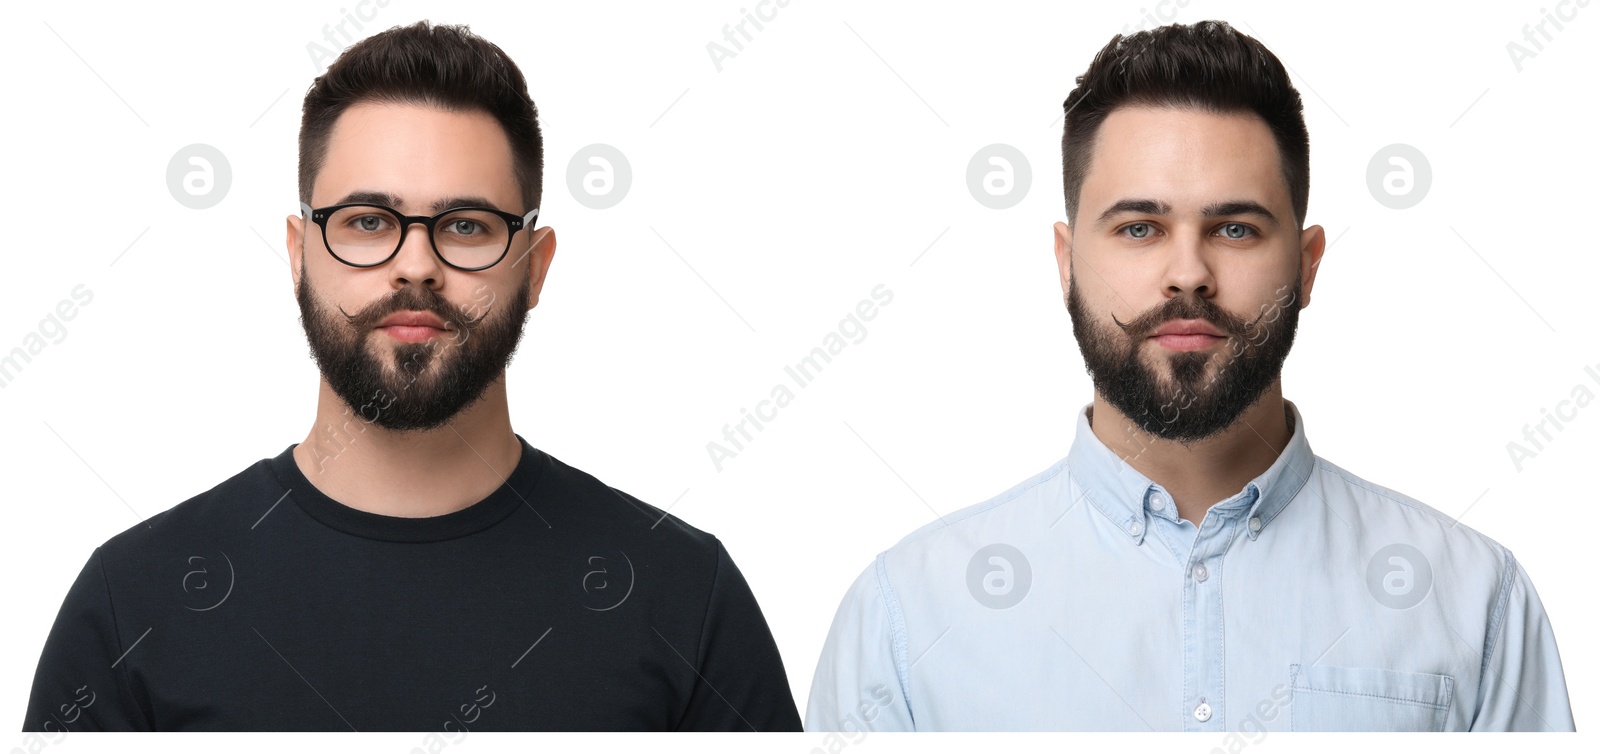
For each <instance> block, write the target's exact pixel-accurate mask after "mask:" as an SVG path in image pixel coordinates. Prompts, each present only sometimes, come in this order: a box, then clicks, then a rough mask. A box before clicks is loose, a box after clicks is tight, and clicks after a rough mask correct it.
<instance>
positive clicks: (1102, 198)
mask: <svg viewBox="0 0 1600 754" xmlns="http://www.w3.org/2000/svg"><path fill="white" fill-rule="evenodd" d="M1077 83H1078V86H1077V88H1076V89H1074V90H1073V92H1072V93H1071V95H1070V96H1069V97H1068V98H1067V100H1066V102H1065V103H1064V107H1065V110H1066V116H1065V118H1066V128H1065V134H1064V137H1063V140H1062V152H1063V165H1064V173H1065V184H1066V210H1067V218H1068V221H1069V222H1070V227H1069V225H1067V224H1063V223H1057V224H1056V226H1055V229H1056V237H1055V252H1056V258H1057V261H1058V263H1059V267H1060V271H1061V285H1062V290H1063V291H1064V292H1065V294H1066V300H1067V308H1068V311H1069V312H1070V313H1071V317H1072V324H1073V332H1074V334H1075V335H1076V337H1077V341H1078V345H1079V348H1080V350H1081V351H1082V353H1083V356H1084V361H1085V362H1086V365H1087V367H1088V369H1089V372H1090V374H1091V376H1092V377H1093V382H1094V388H1095V395H1094V402H1093V403H1092V404H1091V405H1089V406H1086V407H1085V410H1083V411H1080V412H1079V414H1078V419H1077V437H1076V440H1075V441H1074V443H1073V445H1072V448H1071V450H1070V451H1069V453H1068V455H1067V457H1066V458H1064V459H1062V460H1061V461H1060V462H1058V463H1056V464H1055V465H1054V466H1052V467H1050V468H1049V469H1046V470H1044V471H1043V472H1041V473H1039V474H1038V475H1036V476H1034V477H1033V478H1031V479H1028V480H1026V481H1024V482H1022V483H1020V484H1018V485H1016V486H1015V487H1013V488H1011V489H1010V490H1008V491H1006V492H1004V493H1002V494H1001V495H999V496H997V497H995V498H993V499H991V500H989V501H987V502H984V503H982V504H979V505H976V506H973V507H970V508H966V509H964V510H962V511H959V512H957V513H954V514H951V515H948V516H943V517H942V518H941V519H940V520H938V521H935V522H932V523H930V524H929V525H927V526H925V527H923V528H922V529H921V530H919V531H916V532H914V533H912V534H911V535H910V536H908V537H906V538H905V539H903V540H901V542H900V543H899V544H896V545H895V546H894V547H892V548H890V549H889V550H888V551H886V552H884V553H883V554H881V555H879V556H878V558H877V559H876V561H875V562H874V563H873V564H872V565H871V566H869V567H868V568H867V569H866V570H865V571H864V572H863V573H862V574H861V576H860V578H859V579H857V580H856V582H855V584H854V585H853V586H851V588H850V590H849V591H848V592H847V593H846V595H845V598H844V600H843V603H842V604H841V605H840V608H839V612H838V614H837V616H836V617H835V619H834V623H833V627H832V630H831V632H830V634H829V636H828V640H827V643H826V645H825V646H824V648H823V652H822V658H821V660H820V661H819V663H818V666H817V673H816V677H815V681H814V683H813V685H812V689H811V699H810V704H809V706H808V708H807V713H806V714H807V727H808V728H810V729H813V730H834V731H855V730H861V729H871V730H1034V729H1056V730H1191V731H1211V732H1217V733H1221V732H1224V731H1245V732H1265V731H1268V730H1384V731H1388V730H1571V729H1572V728H1573V720H1572V712H1571V709H1570V705H1569V703H1568V699H1567V692H1566V684H1565V680H1564V678H1563V675H1562V671H1561V662H1560V658H1559V656H1558V654H1557V651H1556V644H1555V638H1554V635H1553V634H1552V632H1551V628H1550V623H1549V621H1548V619H1547V618H1546V616H1545V613H1544V609H1543V607H1542V606H1541V605H1540V602H1539V598H1538V595H1537V594H1536V593H1535V592H1534V589H1533V585H1532V583H1531V582H1530V581H1529V579H1528V576H1527V574H1526V573H1525V572H1524V571H1523V570H1522V568H1521V567H1520V566H1519V565H1518V563H1517V561H1516V559H1515V558H1514V557H1512V555H1511V553H1510V552H1509V551H1507V550H1506V548H1504V547H1501V546H1500V545H1499V544H1497V543H1495V542H1494V541H1492V540H1490V539H1489V538H1488V537H1485V536H1483V535H1481V534H1479V533H1477V532H1475V531H1472V530H1471V529H1470V528H1468V527H1466V526H1463V525H1459V524H1458V523H1457V522H1455V521H1453V520H1452V519H1451V518H1449V517H1448V516H1445V515H1443V514H1441V513H1439V512H1438V511H1436V510H1434V509H1432V508H1429V507H1428V506H1426V505H1424V504H1422V503H1420V502H1417V501H1416V500H1413V499H1411V498H1409V497H1406V496H1404V495H1402V494H1400V493H1397V492H1394V491H1391V490H1388V489H1385V488H1383V487H1379V486H1377V485H1374V484H1371V483H1369V482H1366V481H1364V480H1362V479H1360V478H1358V477H1356V476H1355V475H1353V474H1351V473H1349V472H1347V471H1345V470H1343V469H1341V468H1339V467H1337V466H1335V465H1333V464H1331V463H1329V462H1327V461H1325V460H1323V459H1321V458H1318V457H1316V456H1315V455H1314V454H1313V453H1312V451H1311V447H1310V445H1309V443H1308V442H1307V439H1306V438H1307V430H1306V427H1305V422H1304V421H1303V419H1302V417H1301V415H1300V413H1299V412H1298V410H1297V409H1296V408H1295V406H1294V404H1292V403H1290V402H1289V401H1286V400H1285V399H1284V397H1283V392H1282V384H1281V381H1280V373H1281V369H1282V365H1283V361H1284V358H1285V357H1286V356H1287V355H1288V352H1289V349H1290V345H1291V343H1292V342H1293V339H1294V333H1295V328H1296V323H1297V319H1298V315H1299V311H1300V309H1301V308H1303V307H1305V306H1306V305H1308V304H1310V302H1311V291H1312V285H1313V283H1314V281H1315V279H1316V272H1317V266H1318V263H1319V262H1320V261H1321V258H1322V253H1323V250H1324V247H1325V245H1326V240H1325V237H1324V234H1323V229H1322V228H1321V227H1318V226H1315V225H1313V226H1309V227H1307V226H1305V217H1306V201H1307V194H1308V190H1309V178H1308V173H1309V167H1308V165H1309V159H1308V151H1309V149H1308V143H1309V142H1308V136H1307V133H1306V126H1305V122H1304V119H1303V117H1302V115H1301V103H1300V97H1299V94H1298V93H1297V92H1296V91H1295V90H1294V88H1293V86H1292V85H1291V84H1290V81H1289V78H1288V76H1287V74H1286V73H1285V71H1284V67H1283V65H1282V64H1281V63H1280V62H1279V61H1278V59H1277V58H1276V57H1275V56H1273V54H1272V53H1271V52H1270V51H1268V50H1267V49H1266V48H1265V47H1263V46H1262V45H1261V44H1260V43H1259V42H1257V41H1256V40H1254V39H1252V38H1250V37H1248V36H1245V35H1243V34H1240V33H1239V32H1237V31H1235V30H1234V29H1232V28H1230V27H1229V26H1228V25H1227V24H1224V23H1219V22H1202V23H1198V24H1195V25H1193V26H1168V27H1163V28H1160V29H1154V30H1151V31H1146V32H1140V33H1138V34H1135V35H1133V36H1131V37H1121V36H1119V37H1117V38H1114V39H1113V40H1112V41H1111V43H1110V44H1109V45H1108V46H1107V47H1106V48H1105V49H1103V50H1102V51H1101V52H1100V53H1099V55H1098V56H1096V58H1095V60H1094V62H1093V63H1092V64H1091V65H1090V67H1089V70H1088V71H1087V72H1086V73H1085V74H1084V75H1083V76H1081V77H1080V78H1079V79H1078V82H1077Z"/></svg>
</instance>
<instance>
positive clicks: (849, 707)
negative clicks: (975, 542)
mask: <svg viewBox="0 0 1600 754" xmlns="http://www.w3.org/2000/svg"><path fill="white" fill-rule="evenodd" d="M904 637H905V627H904V625H903V623H902V618H901V615H900V609H899V603H898V602H897V601H896V599H895V595H894V587H893V586H892V585H891V584H890V582H889V576H888V571H887V570H886V568H885V566H884V559H883V556H881V555H880V556H878V559H877V560H876V561H875V562H874V563H873V564H872V565H871V566H868V567H867V569H866V570H865V571H863V572H862V573H861V575H860V576H859V577H857V578H856V580H855V583H854V584H851V586H850V590H849V591H848V592H846V593H845V595H844V600H843V601H842V602H840V604H839V611H838V612H837V613H836V614H835V615H834V617H833V626H832V627H831V628H830V629H829V630H828V639H827V642H826V643H824V644H823V646H822V656H821V657H820V658H819V659H818V660H817V673H816V675H815V676H814V677H813V679H812V681H811V698H810V700H809V701H808V702H807V703H806V730H809V731H818V732H823V731H826V732H838V733H845V734H849V735H856V734H858V733H860V732H865V731H908V730H914V729H915V725H914V721H913V720H912V717H911V705H910V702H909V700H908V699H907V698H906V694H905V682H904V681H905V673H904V672H902V669H903V668H902V666H903V665H904V662H905V657H904V655H905V641H904Z"/></svg>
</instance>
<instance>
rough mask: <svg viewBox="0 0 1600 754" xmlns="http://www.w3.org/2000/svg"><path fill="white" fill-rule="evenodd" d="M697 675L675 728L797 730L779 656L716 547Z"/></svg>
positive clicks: (745, 588)
mask: <svg viewBox="0 0 1600 754" xmlns="http://www.w3.org/2000/svg"><path fill="white" fill-rule="evenodd" d="M697 664H698V667H697V668H696V671H695V672H696V674H697V675H698V676H699V678H698V682H697V683H696V684H695V685H694V690H693V692H692V693H691V697H690V700H689V706H688V709H687V710H686V711H685V712H684V715H683V718H682V719H681V720H680V721H679V723H678V729H679V730H702V731H704V730H712V731H749V730H755V731H760V732H765V731H790V732H793V731H799V730H800V712H799V710H798V709H796V708H795V704H794V694H793V692H791V691H790V690H789V677H788V675H787V674H786V673H785V672H784V670H783V658H782V657H781V656H780V655H779V654H778V645H777V643H776V642H775V641H773V639H772V631H771V630H770V629H769V628H768V627H767V620H766V618H765V616H763V615H762V614H761V607H760V606H759V605H757V604H756V598H755V595H753V594H752V593H751V592H750V585H749V584H747V583H746V582H745V580H744V575H743V574H741V573H740V572H739V568H738V566H735V565H734V563H733V558H731V557H729V555H728V551H727V550H726V549H724V548H723V546H722V543H721V542H718V543H717V573H716V577H715V579H714V580H713V583H712V587H711V598H710V601H709V603H708V604H707V607H706V615H705V622H704V628H703V629H702V632H701V638H700V646H699V658H698V663H697Z"/></svg>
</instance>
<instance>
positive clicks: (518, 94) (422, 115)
mask: <svg viewBox="0 0 1600 754" xmlns="http://www.w3.org/2000/svg"><path fill="white" fill-rule="evenodd" d="M541 163H542V146H541V142H540V136H539V130H538V122H537V114H536V112H535V110H534V106H533V102H532V101H531V99H529V97H528V94H527V85H526V83H525V81H524V79H523V76H522V74H521V72H520V71H519V70H518V69H517V67H516V66H515V64H513V63H512V62H511V61H510V59H509V58H507V57H506V56H505V54H504V53H503V52H502V51H501V50H500V49H499V48H498V47H496V46H494V45H492V44H490V43H488V42H486V41H484V40H482V39H480V38H478V37H476V36H474V35H472V34H471V33H470V32H468V31H467V30H466V29H465V28H464V27H448V26H430V25H429V24H427V23H426V22H423V23H419V24H416V25H413V26H410V27H404V28H395V29H391V30H389V31H386V32H383V33H381V34H378V35H376V36H374V37H372V38H370V39H367V40H365V41H363V42H361V43H359V44H356V45H355V46H353V47H351V48H350V49H349V50H348V51H347V52H346V53H345V54H344V55H342V56H341V57H340V58H339V60H338V61H337V62H335V63H334V64H333V66H332V67H330V68H329V70H328V71H327V73H326V74H325V75H323V76H321V77H319V78H318V79H317V81H316V83H315V84H314V85H313V86H312V88H311V90H310V92H309V93H308V94H307V96H306V99H305V105H304V116H303V120H302V124H301V143H300V199H301V204H300V210H301V214H300V215H298V216H292V217H290V218H289V219H288V223H287V224H288V227H287V243H288V248H289V254H290V258H291V260H292V262H291V269H292V273H291V275H292V279H293V283H294V288H295V297H296V299H297V301H298V302H299V305H300V312H301V317H302V323H303V325H304V327H305V331H306V337H307V340H308V341H309V343H310V345H311V352H312V354H313V355H314V357H315V359H316V362H317V364H318V366H319V368H320V370H321V373H322V382H321V389H320V392H319V396H318V403H317V417H316V422H315V425H314V426H313V428H312V430H311V432H310V433H309V435H308V436H307V437H306V439H305V440H304V441H303V442H300V443H297V444H295V445H291V446H289V447H288V448H286V449H285V450H284V451H283V452H282V453H281V454H279V455H278V456H276V457H274V458H268V459H263V460H261V461H259V462H258V463H256V464H254V465H252V466H251V467H250V468H248V469H246V470H245V471H243V472H242V473H240V474H238V475H237V476H234V477H233V478H231V479H229V480H227V481H225V482H223V483H222V484H220V485H218V486H217V487H216V488H214V489H212V490H210V491H208V492H206V493H204V494H201V495H199V496H197V497H195V498H193V499H190V500H188V501H186V502H184V503H182V504H180V505H178V506H176V507H174V508H172V509H170V510H167V511H165V512H163V513H160V514H157V515H155V516H152V517H151V518H150V519H149V520H148V521H146V522H144V523H141V524H139V525H137V526H134V527H132V528H130V529H128V530H127V531H125V532H123V533H121V534H119V535H117V536H116V537H113V538H111V539H110V540H109V541H107V542H106V543H105V544H104V545H102V546H101V547H99V548H97V549H96V550H95V552H94V554H93V555H92V556H91V557H90V559H89V561H88V563H87V564H86V565H85V566H84V568H83V570H82V572H81V573H80V575H79V576H78V578H77V581H76V582H75V583H74V584H73V586H72V588H71V590H70V592H69V593H68V595H67V597H66V600H65V602H64V604H63V605H62V607H61V610H60V613H59V615H58V616H57V619H56V622H55V625H54V627H53V628H52V630H51V632H50V636H49V639H48V640H47V642H46V644H45V647H44V651H43V655H42V657H41V659H40V662H39V666H38V671H37V673H36V674H35V677H34V682H33V689H32V697H31V699H30V702H29V705H28V710H27V717H26V719H25V721H24V723H23V726H24V730H30V731H58V732H59V731H79V730H418V731H430V733H429V734H428V735H429V736H430V738H431V739H433V740H432V741H431V743H430V744H429V745H428V746H426V747H424V748H427V749H428V750H437V747H438V746H441V745H445V744H448V743H453V742H455V741H456V740H459V738H460V737H461V736H464V735H465V734H466V733H467V732H468V731H481V730H552V729H559V730H791V731H792V730H799V725H800V723H799V715H798V712H797V710H796V708H795V705H794V701H793V699H792V697H791V695H790V691H789V685H788V680H787V678H786V676H785V673H784V670H783V665H782V662H781V659H780V657H779V655H778V651H777V648H776V646H775V645H774V643H773V640H772V635H771V633H770V631H769V630H768V628H767V625H766V622H765V619H764V618H763V617H762V614H761V611H760V609H759V607H758V606H757V604H756V602H755V599H754V597H753V596H752V595H751V592H750V588H749V587H748V585H747V584H746V583H745V581H744V579H743V577H742V576H741V575H740V573H739V570H738V568H737V567H735V566H734V563H733V561H732V560H731V559H730V558H729V556H728V553H727V551H726V550H725V549H724V548H723V546H722V544H721V543H720V542H719V541H718V540H717V539H716V538H715V537H713V536H711V535H709V534H706V533H705V532H702V531H699V530H697V529H694V528H693V527H690V526H689V525H687V524H685V523H684V522H682V521H680V520H678V519H677V518H674V517H672V516H670V515H668V514H666V513H665V512H663V511H661V510H659V509H657V508H655V507H653V506H650V505H648V504H646V503H644V502H642V501H640V500H637V499H635V498H633V497H632V496H629V495H627V494H626V493H623V492H620V491H618V490H615V489H612V488H610V487H608V486H606V485H605V484H603V483H601V482H600V481H598V480H596V479H595V478H594V477H592V476H589V475H588V474H585V473H583V472H582V471H579V470H577V469H575V468H572V467H570V466H567V465H566V464H564V463H562V462H561V461H559V460H557V459H555V458H554V457H552V456H550V455H549V454H547V453H544V452H542V451H540V450H538V449H537V448H534V447H533V446H532V445H530V444H529V443H528V442H527V441H526V440H524V439H523V438H522V436H521V435H518V434H516V433H514V432H513V431H512V429H511V424H510V418H509V412H508V409H507V399H506V380H505V370H506V366H507V364H508V363H509V362H510V360H511V357H512V354H513V352H514V351H515V350H516V347H517V344H518V342H519V341H520V339H521V336H522V329H523V323H524V320H525V317H526V315H527V312H528V311H529V310H530V309H532V308H533V306H535V305H536V304H537V303H538V298H539V291H540V290H541V288H542V287H543V283H544V278H545V274H546V272H547V271H548V270H549V267H550V263H551V259H552V258H553V257H554V255H555V249H556V242H555V234H554V233H553V232H552V231H551V229H550V228H548V227H544V228H537V229H536V228H535V227H534V221H535V219H536V218H537V217H538V214H539V211H538V209H537V207H538V205H539V198H540V179H541Z"/></svg>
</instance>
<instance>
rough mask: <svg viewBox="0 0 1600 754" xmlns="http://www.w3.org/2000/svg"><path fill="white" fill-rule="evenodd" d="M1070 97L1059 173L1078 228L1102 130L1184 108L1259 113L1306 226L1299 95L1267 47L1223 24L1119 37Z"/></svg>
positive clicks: (1306, 175)
mask: <svg viewBox="0 0 1600 754" xmlns="http://www.w3.org/2000/svg"><path fill="white" fill-rule="evenodd" d="M1077 84H1078V85H1077V88H1075V89H1073V90H1072V93H1071V94H1069V95H1067V100H1066V102H1064V103H1062V107H1063V108H1065V110H1066V114H1065V120H1066V127H1065V129H1064V131H1063V133H1062V136H1061V173H1062V180H1063V182H1064V184H1065V189H1066V203H1067V222H1068V223H1069V224H1076V220H1077V216H1078V199H1079V195H1080V194H1081V193H1082V191H1083V179H1084V176H1085V175H1086V174H1087V173H1088V172H1089V160H1090V158H1091V157H1093V155H1094V146H1095V137H1096V134H1097V133H1098V131H1099V129H1100V124H1101V122H1102V121H1104V120H1105V119H1106V116H1107V115H1109V114H1111V111H1113V110H1115V109H1116V108H1119V107H1124V106H1145V107H1180V108H1191V109H1198V110H1204V111H1207V112H1213V113H1218V114H1226V113H1254V114H1256V115H1258V116H1260V117H1261V119H1262V120H1263V121H1266V124H1267V128H1268V129H1270V130H1271V131H1272V137H1273V140H1274V141H1275V142H1276V143H1277V146H1278V162H1279V164H1280V165H1281V166H1282V170H1283V180H1284V182H1285V183H1286V184H1287V185H1288V188H1289V199H1290V203H1291V204H1292V205H1293V206H1294V219H1295V224H1296V225H1297V226H1300V227H1304V225H1305V219H1306V201H1307V198H1308V196H1309V194H1310V193H1311V141H1310V136H1309V135H1308V134H1307V133H1306V121H1305V117H1304V116H1303V115H1302V113H1301V104H1300V93H1299V92H1297V91H1295V88H1294V86H1293V85H1292V84H1291V83H1290V82H1289V74H1288V73H1287V72H1286V71H1285V70H1284V67H1283V63H1281V62H1279V61H1278V58H1277V56H1275V55H1273V54H1272V51H1271V50H1268V49H1267V48H1266V46H1265V45H1262V44H1261V43H1260V42H1258V41H1256V40H1255V39H1254V38H1252V37H1250V36H1248V35H1246V34H1243V33H1241V32H1239V31H1238V30H1236V29H1234V28H1233V27H1232V26H1229V25H1228V24H1227V23H1226V22H1223V21H1200V22H1198V23H1195V24H1192V25H1182V24H1172V25H1169V26H1162V27H1160V28H1156V29H1149V30H1146V31H1141V32H1139V33H1137V34H1134V35H1132V36H1123V35H1121V34H1118V35H1117V36H1115V37H1112V38H1111V42H1110V43H1109V44H1107V45H1106V46H1105V47H1104V48H1102V49H1101V50H1100V52H1099V53H1098V54H1096V55H1095V56H1094V62H1092V63H1090V64H1089V70H1087V71H1085V72H1084V73H1083V75H1082V76H1079V77H1078V80H1077Z"/></svg>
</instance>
